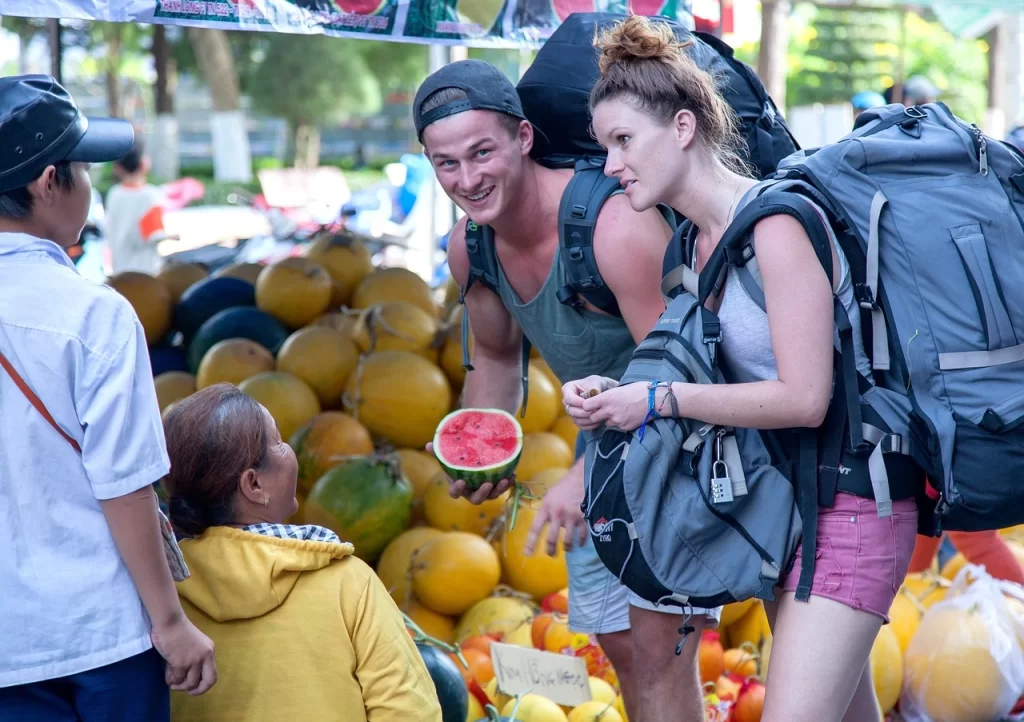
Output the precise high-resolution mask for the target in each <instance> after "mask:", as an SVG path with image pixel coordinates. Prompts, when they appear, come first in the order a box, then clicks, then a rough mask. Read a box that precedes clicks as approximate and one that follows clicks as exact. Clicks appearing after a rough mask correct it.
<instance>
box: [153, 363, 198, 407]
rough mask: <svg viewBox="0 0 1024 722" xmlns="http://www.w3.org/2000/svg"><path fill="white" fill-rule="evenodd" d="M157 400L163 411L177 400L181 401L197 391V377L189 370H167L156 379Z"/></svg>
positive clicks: (154, 382) (154, 383) (154, 381)
mask: <svg viewBox="0 0 1024 722" xmlns="http://www.w3.org/2000/svg"><path fill="white" fill-rule="evenodd" d="M153 385H154V386H155V387H156V402H157V405H158V406H159V407H160V411H161V412H163V411H164V410H165V409H167V408H168V407H169V406H170V405H171V404H173V403H174V402H175V401H181V400H182V399H184V398H187V397H189V396H191V395H192V394H194V393H195V392H196V377H195V376H193V375H192V374H190V373H188V372H187V371H165V372H163V373H162V374H160V375H159V376H157V377H156V378H155V379H153Z"/></svg>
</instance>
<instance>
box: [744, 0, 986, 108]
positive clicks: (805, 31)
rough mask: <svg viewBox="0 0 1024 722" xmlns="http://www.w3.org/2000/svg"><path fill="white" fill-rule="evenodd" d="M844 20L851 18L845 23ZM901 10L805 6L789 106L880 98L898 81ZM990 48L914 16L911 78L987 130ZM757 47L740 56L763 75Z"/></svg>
mask: <svg viewBox="0 0 1024 722" xmlns="http://www.w3.org/2000/svg"><path fill="white" fill-rule="evenodd" d="M844 16H845V17H844ZM899 24H900V18H899V11H898V10H890V11H884V12H882V11H871V12H868V11H863V10H862V11H851V10H839V9H835V8H828V7H815V6H813V5H810V4H806V3H801V4H800V5H797V6H796V8H795V9H794V12H793V14H792V15H791V17H790V19H789V31H790V38H789V47H788V63H787V78H786V103H787V105H789V106H790V107H794V106H799V105H808V104H811V103H842V102H845V101H848V100H849V99H850V97H851V96H852V95H853V94H854V93H856V92H859V91H861V90H876V91H878V92H879V93H881V92H882V91H883V90H885V89H886V88H887V87H889V86H890V85H891V84H892V83H893V80H894V78H895V77H896V74H897V69H898V59H899V40H900V27H899ZM987 51H988V46H987V45H986V43H985V42H984V41H983V40H971V39H957V38H955V37H953V36H952V35H951V34H950V33H949V32H947V31H946V30H945V29H944V28H943V27H942V26H941V25H940V24H939V23H937V22H935V21H932V20H930V19H928V18H927V17H923V16H921V15H917V14H915V13H908V15H907V18H906V55H905V63H906V65H905V68H904V77H910V76H911V75H915V74H920V75H925V76H927V77H928V78H929V79H930V80H931V81H932V82H933V83H935V85H936V86H937V87H939V88H940V89H942V91H943V94H942V98H941V100H942V101H943V102H944V103H946V104H947V105H948V106H949V107H950V108H951V109H952V110H953V112H955V113H956V114H957V115H959V116H960V117H961V118H963V119H964V120H966V121H968V122H973V123H980V122H981V121H982V120H983V118H984V112H985V102H986V82H985V81H986V74H987V72H988V60H987V57H986V52H987ZM757 53H758V43H756V42H755V43H748V44H745V45H742V46H740V47H738V48H737V49H736V56H737V57H738V58H739V59H740V60H742V61H743V62H745V63H747V64H748V65H750V66H751V67H753V68H755V69H756V67H757Z"/></svg>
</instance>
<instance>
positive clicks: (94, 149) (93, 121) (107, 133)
mask: <svg viewBox="0 0 1024 722" xmlns="http://www.w3.org/2000/svg"><path fill="white" fill-rule="evenodd" d="M88 121H89V127H88V128H86V131H85V135H83V136H82V139H81V140H80V141H78V145H76V146H75V147H74V148H72V149H71V152H69V153H68V154H67V155H66V156H65V158H64V159H65V160H69V161H77V162H79V163H106V162H108V161H114V160H117V159H118V158H123V157H124V155H125V154H126V153H128V151H130V150H131V149H132V146H133V145H134V144H135V129H134V128H132V124H131V123H129V122H128V121H127V120H121V119H119V118H88Z"/></svg>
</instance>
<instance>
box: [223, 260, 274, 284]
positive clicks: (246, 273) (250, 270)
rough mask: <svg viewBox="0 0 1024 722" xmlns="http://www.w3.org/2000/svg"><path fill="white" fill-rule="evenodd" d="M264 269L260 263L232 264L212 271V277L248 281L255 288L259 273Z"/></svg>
mask: <svg viewBox="0 0 1024 722" xmlns="http://www.w3.org/2000/svg"><path fill="white" fill-rule="evenodd" d="M264 268H266V266H264V265H263V264H262V263H232V264H229V265H227V266H224V267H223V268H220V269H218V270H216V271H214V273H213V277H214V278H240V279H241V280H243V281H248V282H249V283H251V284H252V285H253V286H255V285H256V279H257V278H259V277H260V273H261V272H262V271H263V269H264Z"/></svg>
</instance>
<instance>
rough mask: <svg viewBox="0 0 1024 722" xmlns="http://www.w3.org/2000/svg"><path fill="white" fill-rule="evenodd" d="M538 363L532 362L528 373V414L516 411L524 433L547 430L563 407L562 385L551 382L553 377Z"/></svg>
mask: <svg viewBox="0 0 1024 722" xmlns="http://www.w3.org/2000/svg"><path fill="white" fill-rule="evenodd" d="M537 363H538V362H536V361H531V362H530V368H529V371H528V374H527V376H528V379H529V391H528V393H527V397H526V416H525V417H524V416H520V414H519V412H517V413H516V418H517V419H519V425H520V426H522V427H523V433H524V434H530V433H534V432H538V431H547V430H548V429H550V428H551V427H552V426H553V425H554V423H555V419H557V418H558V412H559V411H560V410H561V409H562V389H561V387H560V386H555V385H554V384H553V383H551V378H550V377H549V376H548V374H547V373H546V372H545V371H543V370H541V368H540V367H539V366H538V365H537Z"/></svg>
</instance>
